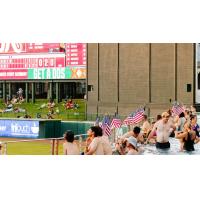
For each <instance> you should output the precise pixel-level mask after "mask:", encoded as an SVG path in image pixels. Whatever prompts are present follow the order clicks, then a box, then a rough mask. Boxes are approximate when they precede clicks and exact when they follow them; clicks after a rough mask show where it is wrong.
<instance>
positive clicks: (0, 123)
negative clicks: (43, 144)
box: [0, 120, 39, 138]
mask: <svg viewBox="0 0 200 200" xmlns="http://www.w3.org/2000/svg"><path fill="white" fill-rule="evenodd" d="M38 136H39V121H35V120H20V121H19V120H18V121H17V120H0V137H21V138H37V137H38Z"/></svg>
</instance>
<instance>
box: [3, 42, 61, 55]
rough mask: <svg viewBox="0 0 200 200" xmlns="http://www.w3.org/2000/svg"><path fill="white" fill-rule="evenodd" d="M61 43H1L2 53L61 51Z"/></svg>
mask: <svg viewBox="0 0 200 200" xmlns="http://www.w3.org/2000/svg"><path fill="white" fill-rule="evenodd" d="M60 46H61V44H60V43H0V54H15V53H17V54H18V53H45V52H46V53H48V52H59V50H60Z"/></svg>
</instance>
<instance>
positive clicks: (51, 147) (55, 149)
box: [0, 134, 87, 155]
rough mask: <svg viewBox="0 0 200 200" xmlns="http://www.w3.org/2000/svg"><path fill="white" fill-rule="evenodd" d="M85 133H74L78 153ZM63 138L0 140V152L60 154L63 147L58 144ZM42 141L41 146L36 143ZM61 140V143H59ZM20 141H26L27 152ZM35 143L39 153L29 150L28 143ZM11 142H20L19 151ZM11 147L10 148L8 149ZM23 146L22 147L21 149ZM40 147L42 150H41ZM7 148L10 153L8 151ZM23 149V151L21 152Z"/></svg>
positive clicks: (2, 153)
mask: <svg viewBox="0 0 200 200" xmlns="http://www.w3.org/2000/svg"><path fill="white" fill-rule="evenodd" d="M86 135H87V134H81V135H75V142H76V143H77V145H78V146H79V150H80V153H81V152H82V151H83V148H84V146H85V139H86V137H85V136H86ZM63 139H64V138H63V137H60V138H45V139H31V140H13V141H5V142H4V141H2V142H1V144H0V154H1V155H13V154H14V155H19V154H20V155H62V154H63V149H62V146H61V145H60V144H62V143H63V141H64V140H63ZM40 142H41V143H42V144H41V145H42V147H40V146H39V145H38V143H40ZM61 142H62V143H61ZM22 143H28V144H29V146H28V147H26V148H28V150H29V151H28V153H27V152H25V151H26V150H27V149H26V148H24V147H23V145H21V144H22ZM31 143H32V144H33V143H34V144H35V145H34V146H35V148H36V149H35V150H36V151H40V152H39V153H38V152H33V149H34V148H33V149H32V151H30V148H32V147H33V146H32V145H30V144H31ZM12 144H17V146H19V144H20V152H21V153H19V151H17V150H16V149H14V147H12ZM45 144H47V145H46V148H45ZM9 148H11V149H9ZM12 148H13V151H15V152H14V153H12ZM23 148H24V149H23ZM44 148H45V151H44ZM41 149H42V150H43V151H41ZM9 150H11V151H10V153H9ZM23 151H24V152H23Z"/></svg>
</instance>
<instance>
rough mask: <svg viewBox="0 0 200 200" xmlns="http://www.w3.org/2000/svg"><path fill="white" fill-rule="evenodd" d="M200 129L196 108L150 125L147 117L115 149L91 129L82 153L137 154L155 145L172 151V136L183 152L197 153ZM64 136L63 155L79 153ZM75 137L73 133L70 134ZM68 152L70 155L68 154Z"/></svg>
mask: <svg viewBox="0 0 200 200" xmlns="http://www.w3.org/2000/svg"><path fill="white" fill-rule="evenodd" d="M199 131H200V127H199V125H198V124H197V115H196V110H195V108H194V107H191V108H190V109H189V108H188V109H185V111H184V112H182V113H180V114H179V115H174V114H173V112H172V110H171V109H169V110H168V111H165V112H163V113H162V114H161V115H160V114H159V115H157V119H156V121H153V122H152V123H150V122H149V121H148V118H147V116H146V115H144V121H143V124H142V126H141V127H139V126H135V127H134V128H133V129H132V130H130V131H129V132H127V133H125V134H124V135H122V136H121V137H119V138H118V139H117V141H116V142H115V148H114V149H113V148H112V145H111V143H110V142H109V138H108V136H106V135H103V131H102V129H101V127H99V126H92V127H91V128H90V129H89V130H88V131H87V140H86V148H85V150H84V152H82V153H81V154H85V155H112V154H118V155H137V154H141V153H142V152H143V151H144V148H145V145H147V144H150V145H155V146H156V148H157V149H166V150H167V149H170V142H169V137H175V139H176V140H178V141H179V145H180V151H195V148H194V145H195V144H197V143H198V142H199V141H200V138H199V137H200V136H199ZM68 134H69V133H68V132H66V133H65V137H64V138H65V143H64V144H63V149H64V154H69V152H70V154H80V151H78V146H77V145H76V144H75V143H73V142H74V140H70V141H69V140H68V139H67V138H68V137H67V135H68ZM70 134H71V135H73V133H72V132H70ZM69 142H71V143H73V144H74V148H75V146H76V147H77V149H76V150H77V151H76V152H75V151H71V150H70V145H67V144H68V143H69ZM67 152H68V153H67Z"/></svg>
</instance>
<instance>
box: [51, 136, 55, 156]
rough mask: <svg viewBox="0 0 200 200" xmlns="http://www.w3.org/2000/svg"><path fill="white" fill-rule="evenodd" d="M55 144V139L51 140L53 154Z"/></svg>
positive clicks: (52, 153) (52, 152)
mask: <svg viewBox="0 0 200 200" xmlns="http://www.w3.org/2000/svg"><path fill="white" fill-rule="evenodd" d="M54 144H55V140H54V139H53V140H51V155H54Z"/></svg>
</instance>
